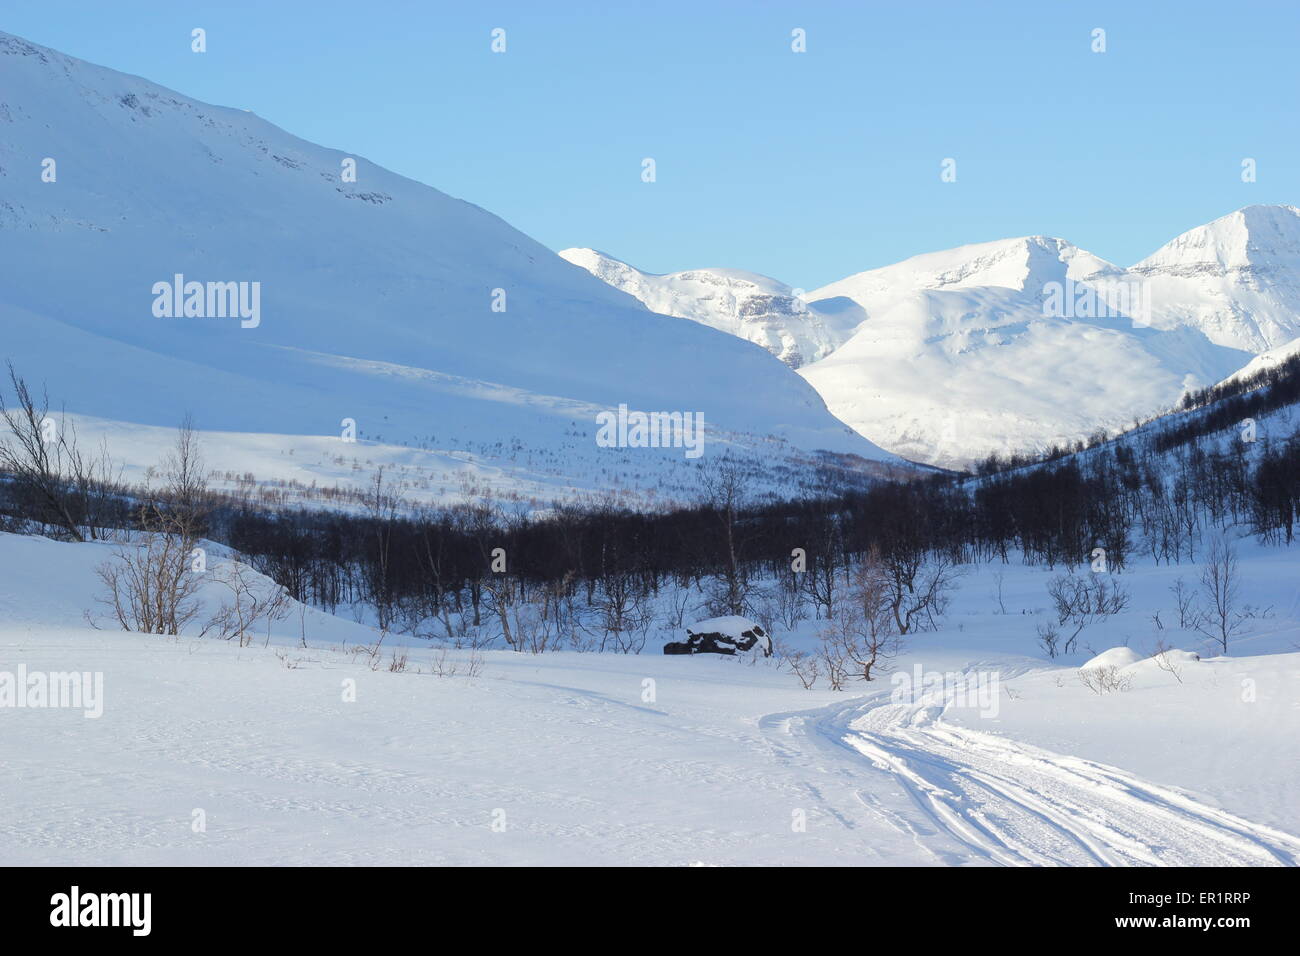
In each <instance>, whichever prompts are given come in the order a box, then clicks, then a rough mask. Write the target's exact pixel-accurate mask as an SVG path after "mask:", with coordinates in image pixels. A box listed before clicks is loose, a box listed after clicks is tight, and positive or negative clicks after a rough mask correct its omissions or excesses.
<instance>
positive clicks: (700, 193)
mask: <svg viewBox="0 0 1300 956" xmlns="http://www.w3.org/2000/svg"><path fill="white" fill-rule="evenodd" d="M194 27H203V28H204V29H206V30H207V36H208V52H207V53H205V54H201V55H200V54H195V53H192V52H191V51H190V31H191V29H192V28H194ZM496 27H501V28H504V29H505V30H506V52H505V53H504V54H494V53H492V52H491V50H490V42H491V38H490V32H491V31H492V29H493V28H496ZM795 28H801V29H803V30H805V31H806V36H807V52H805V53H794V52H792V50H791V31H792V30H794V29H795ZM1095 28H1102V29H1104V30H1105V31H1106V34H1105V42H1106V50H1105V52H1104V53H1094V52H1093V50H1092V46H1093V42H1094V41H1093V37H1092V31H1093V30H1094V29H1095ZM0 29H3V30H5V31H8V32H11V33H16V34H18V35H20V36H23V37H26V38H27V39H30V40H32V41H34V42H37V43H42V44H45V45H47V46H52V47H54V48H56V49H59V50H61V51H63V52H65V53H69V54H71V55H73V56H78V57H81V58H83V59H87V60H90V61H92V62H95V63H100V64H102V65H105V66H109V67H112V68H114V69H118V70H122V71H124V72H128V73H136V74H139V75H141V76H145V77H147V78H148V79H151V80H154V81H155V82H158V83H161V84H163V85H164V86H168V87H172V88H174V89H176V90H179V91H180V92H182V93H185V94H187V95H189V96H193V97H195V98H197V99H200V100H205V101H208V102H212V103H218V104H222V105H225V106H236V107H242V108H245V109H251V110H253V111H254V112H256V113H258V114H259V115H261V116H263V117H265V118H267V119H269V120H271V121H272V122H274V123H276V124H278V125H280V126H282V127H284V128H285V129H287V130H289V131H291V132H293V133H295V134H297V135H299V136H302V137H303V138H305V139H309V140H312V141H315V142H319V143H322V144H324V145H327V146H333V147H337V148H339V149H343V150H346V151H348V152H352V153H356V154H358V155H362V156H365V157H366V158H368V159H370V160H373V161H374V162H377V163H379V164H381V165H384V166H387V167H389V168H390V169H393V170H394V171H396V172H399V173H402V174H403V175H406V176H410V177H411V178H413V179H417V180H420V181H422V182H425V183H428V184H430V185H432V186H436V187H437V188H439V189H441V190H443V191H444V192H448V193H450V194H452V195H454V196H459V197H461V198H464V199H467V200H469V201H471V202H474V203H476V204H478V205H480V206H483V207H484V208H486V209H488V210H491V211H492V212H494V213H496V214H498V215H500V216H502V217H503V218H504V219H506V220H507V221H508V222H510V223H511V224H513V225H514V226H516V227H518V228H519V229H522V230H523V231H524V232H526V233H528V234H529V235H531V236H533V237H534V238H536V239H537V240H539V241H540V242H542V243H544V244H546V245H548V246H550V247H551V248H553V249H557V250H558V249H562V248H564V247H566V246H574V245H580V246H593V247H595V248H598V249H601V250H603V251H605V252H608V253H610V254H611V255H614V256H617V257H618V258H620V259H624V260H626V261H628V262H631V263H632V264H633V265H635V266H637V267H639V268H641V269H645V270H647V271H651V272H670V271H676V270H679V269H686V268H692V267H703V266H731V267H735V268H741V269H749V270H752V271H755V272H761V273H765V274H768V275H772V276H775V277H776V278H779V279H781V280H783V281H785V282H788V283H789V284H791V285H793V286H798V287H802V288H807V289H813V288H815V287H817V286H819V285H822V284H824V283H826V282H830V281H833V280H835V279H838V278H841V277H843V276H845V275H849V274H851V273H853V272H858V271H860V270H862V269H868V268H873V267H875V266H880V265H885V264H887V263H890V262H894V261H897V260H899V259H902V258H905V257H907V256H909V255H914V254H916V253H919V252H927V251H932V250H936V249H943V248H948V247H951V246H955V245H961V244H963V243H967V242H979V241H984V240H988V239H998V238H1005V237H1009V236H1019V235H1029V234H1037V233H1044V234H1047V235H1054V236H1061V237H1064V238H1066V239H1069V240H1070V241H1072V242H1074V243H1076V244H1077V245H1080V246H1082V247H1084V248H1085V249H1088V250H1089V251H1091V252H1093V253H1095V254H1097V255H1099V256H1101V257H1103V258H1106V259H1110V260H1112V261H1114V262H1117V263H1119V264H1121V265H1129V264H1131V263H1132V262H1134V261H1136V260H1138V259H1140V258H1142V257H1143V256H1145V255H1147V254H1149V253H1150V252H1152V251H1154V250H1155V249H1156V248H1157V247H1158V246H1159V245H1161V244H1162V243H1164V242H1165V241H1167V240H1169V239H1171V238H1173V236H1174V235H1176V234H1177V233H1179V232H1181V231H1183V230H1184V229H1187V228H1190V227H1192V226H1196V225H1200V224H1201V223H1204V222H1207V221H1209V220H1211V219H1213V218H1216V217H1217V216H1220V215H1223V214H1225V213H1228V212H1230V211H1232V210H1233V209H1236V208H1238V207H1240V206H1244V205H1249V204H1251V203H1274V202H1285V203H1292V204H1300V123H1297V118H1298V117H1297V113H1298V112H1300V82H1297V81H1298V80H1300V56H1298V55H1297V46H1298V41H1300V3H1297V2H1296V0H1245V2H1243V0H1221V2H1216V3H1207V2H1202V0H1190V2H1172V0H1170V2H1164V0H1126V2H1119V3H1108V2H1087V3H1082V2H1071V0H1035V2H1023V3H1021V2H1002V3H1000V2H995V0H986V2H960V0H950V2H926V0H890V2H858V3H851V2H847V0H844V2H830V0H809V2H802V3H779V2H765V0H751V2H738V0H694V2H679V0H663V2H635V3H634V2H632V0H603V2H575V0H565V2H557V0H532V2H520V3H490V2H464V3H459V2H458V3H446V2H417V0H365V2H345V0H314V2H306V0H258V2H248V0H212V2H191V0H113V2H108V0H79V2H64V0H4V5H3V9H0ZM0 99H3V90H2V89H0ZM646 157H651V158H653V159H654V160H655V162H656V166H657V181H656V182H654V183H645V182H642V179H641V169H642V165H641V164H642V160H643V159H644V158H646ZM946 158H952V159H955V160H956V174H957V177H956V181H955V182H951V183H945V182H942V181H941V177H940V171H941V164H942V162H943V160H944V159H946ZM1245 158H1252V159H1254V160H1255V161H1256V163H1257V181H1256V182H1254V183H1243V182H1242V176H1241V163H1242V160H1243V159H1245Z"/></svg>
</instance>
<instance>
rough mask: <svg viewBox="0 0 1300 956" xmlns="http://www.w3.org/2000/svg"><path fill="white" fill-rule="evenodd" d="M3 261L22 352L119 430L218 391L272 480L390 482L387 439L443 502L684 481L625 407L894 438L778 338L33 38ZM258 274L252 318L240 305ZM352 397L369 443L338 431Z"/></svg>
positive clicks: (6, 61)
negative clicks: (746, 333)
mask: <svg viewBox="0 0 1300 956" xmlns="http://www.w3.org/2000/svg"><path fill="white" fill-rule="evenodd" d="M353 171H355V175H354V176H353V175H352V173H353ZM353 180H355V181H353ZM0 258H2V260H3V262H4V264H5V275H4V282H3V283H2V284H0V327H2V328H3V344H2V347H0V358H11V359H12V360H13V361H14V362H15V364H16V365H17V366H18V368H19V370H20V371H21V372H22V373H23V374H25V375H26V376H27V377H28V378H30V379H32V380H33V381H34V382H36V383H38V384H39V383H40V382H42V381H43V382H44V383H45V384H46V385H47V387H48V391H49V394H50V396H51V398H52V399H53V400H54V401H55V403H56V404H64V405H66V408H67V409H68V410H69V411H70V412H72V413H76V414H79V415H85V416H94V418H95V419H97V420H98V421H99V422H100V423H101V424H102V426H103V428H102V430H103V431H104V432H105V433H106V434H109V435H110V437H112V436H114V435H116V436H117V437H119V438H121V437H122V436H123V435H126V436H128V437H129V438H131V439H133V438H134V436H135V435H136V434H137V431H138V429H136V430H132V431H129V432H127V431H124V430H123V429H124V428H125V426H126V425H132V426H142V427H167V428H170V427H173V426H175V424H176V423H177V422H178V421H179V420H180V418H181V417H182V415H183V414H184V413H185V412H187V411H189V412H192V413H193V414H194V416H195V419H196V421H197V424H198V426H199V427H200V428H201V429H204V430H207V431H212V432H222V433H224V436H223V437H222V438H221V440H220V443H219V444H220V447H221V448H222V450H223V455H222V460H221V461H214V462H212V464H213V465H214V466H216V467H221V468H224V469H225V470H228V471H235V472H239V471H242V470H246V469H247V470H252V466H249V465H246V464H245V462H244V461H243V460H242V459H241V456H242V455H243V454H244V453H245V452H246V453H248V454H249V455H250V456H254V453H255V457H256V458H257V461H258V462H259V465H260V466H262V467H266V468H269V469H270V471H271V472H275V473H268V472H266V471H258V472H256V473H255V474H256V477H257V478H259V479H265V478H274V477H286V476H289V477H293V478H296V479H298V480H300V481H302V482H303V483H311V482H314V481H320V482H325V483H330V482H332V481H334V480H336V479H339V478H340V476H342V478H346V477H348V476H356V477H358V479H359V480H361V481H364V480H365V476H366V475H368V473H369V472H370V470H371V469H372V467H373V465H374V463H375V462H377V461H381V460H382V461H388V462H391V463H393V464H394V466H395V467H400V468H402V469H403V470H405V471H409V473H410V474H409V477H410V479H411V481H412V482H413V483H419V484H421V485H422V486H423V488H424V489H426V490H427V494H428V496H429V497H437V496H438V493H439V489H442V490H444V491H445V490H446V489H448V488H455V487H456V485H457V483H458V481H461V480H463V479H466V478H468V479H469V480H471V481H474V482H479V483H488V484H491V483H494V482H495V483H496V484H497V486H498V487H503V488H505V489H507V490H508V489H509V487H510V486H511V484H512V483H513V484H515V485H517V486H519V487H521V488H525V489H527V490H528V491H529V492H531V493H533V494H534V495H539V496H541V495H545V494H546V493H548V490H549V491H555V492H556V493H560V492H564V491H566V490H575V489H576V490H582V489H593V488H597V487H599V488H610V487H613V488H618V489H627V490H634V489H639V490H642V491H645V490H657V491H659V492H660V493H663V494H669V493H672V492H673V491H674V489H683V488H684V487H685V485H687V484H689V482H690V480H691V477H690V476H691V475H692V474H693V473H694V468H695V462H693V461H690V460H688V459H686V458H685V456H684V454H683V450H682V449H680V448H672V449H658V448H626V447H623V448H604V447H598V446H597V443H596V435H597V422H596V415H597V414H598V413H600V412H601V411H604V410H609V409H614V408H617V407H618V406H619V405H620V404H626V405H627V406H628V407H629V409H630V410H642V411H660V410H666V411H680V412H683V413H696V412H698V413H702V414H703V416H704V420H705V422H706V427H707V429H708V434H709V438H710V439H711V440H710V441H708V442H707V443H706V450H705V454H706V455H708V454H712V453H713V452H714V451H716V450H717V449H720V448H731V449H733V450H734V451H737V452H739V453H751V454H753V455H755V456H756V457H759V458H762V459H767V460H772V461H777V460H785V461H788V460H790V459H792V458H794V457H796V456H805V455H809V454H810V453H812V452H814V451H815V450H819V449H825V450H828V451H832V452H837V453H847V454H850V455H853V454H856V455H860V456H865V457H866V458H872V459H877V460H882V461H883V460H891V459H892V456H890V455H888V454H886V453H884V452H882V451H881V450H880V449H878V448H876V447H875V446H874V445H872V444H871V443H870V442H868V441H867V440H866V439H863V438H861V437H860V436H859V435H857V434H855V433H854V432H852V431H851V430H850V429H847V428H846V427H845V426H844V425H843V424H842V423H840V422H838V421H836V420H835V418H834V417H832V416H831V415H830V414H829V413H828V412H827V410H826V408H825V405H824V404H823V402H822V401H821V399H820V398H819V397H818V396H817V394H816V392H815V391H813V389H812V388H810V387H809V386H808V385H807V384H806V383H805V382H804V381H803V380H802V379H800V378H799V377H798V376H797V375H796V374H794V373H793V372H792V371H791V370H790V369H789V368H787V367H786V366H784V365H782V364H781V363H780V362H778V361H776V360H775V359H773V358H772V357H771V356H769V355H767V354H765V353H764V352H763V351H762V350H760V349H756V348H753V347H752V346H750V345H748V344H745V343H741V342H737V341H736V340H735V338H733V337H732V336H728V335H724V334H721V333H719V332H717V331H715V330H713V329H708V328H704V327H702V326H699V325H696V324H694V323H685V322H681V321H678V320H676V319H670V318H667V317H663V316H659V315H656V314H654V313H652V312H650V311H648V310H646V309H645V308H644V307H643V306H642V305H640V304H639V303H638V302H636V301H635V300H634V299H633V298H632V297H630V296H628V295H625V294H623V293H622V292H619V291H616V290H614V289H611V288H610V287H609V286H607V285H606V284H604V283H602V282H599V281H597V280H596V279H594V278H593V277H592V276H590V275H589V274H588V273H587V272H586V271H584V270H581V269H575V268H573V267H572V266H571V265H569V264H568V263H566V262H564V261H563V260H561V259H560V258H559V257H558V256H556V255H555V254H554V253H552V252H550V251H549V250H547V249H545V248H544V247H542V246H541V245H539V244H538V243H536V242H534V241H533V240H532V239H530V238H528V237H527V236H525V235H523V234H522V233H520V232H518V231H517V230H515V229H513V228H511V227H510V226H509V225H508V224H507V223H505V222H503V221H501V220H500V219H498V218H497V217H495V216H493V215H491V214H489V213H487V212H485V211H484V210H482V209H480V208H478V207H476V206H473V205H470V204H469V203H466V202H463V201H460V200H457V199H453V198H451V197H449V196H447V195H445V194H443V193H441V192H439V191H437V190H436V189H433V188H430V187H428V186H425V185H423V184H421V183H417V182H414V181H412V180H409V179H405V178H403V177H401V176H398V175H396V174H394V173H391V172H389V171H387V170H385V169H382V168H380V167H378V166H375V165H374V164H372V163H370V162H368V161H367V160H365V159H363V158H361V157H357V156H355V155H351V154H348V153H344V152H340V151H338V150H333V149H327V148H324V147H321V146H316V145H313V144H311V143H308V142H305V141H303V140H301V139H298V138H296V137H294V136H292V135H290V134H289V133H286V132H284V131H283V130H281V129H278V128H277V127H275V126H273V125H271V124H270V123H268V122H266V121H265V120H262V119H260V118H258V117H257V116H256V115H254V114H252V113H250V112H247V111H243V110H236V109H227V108H223V107H217V106H210V105H207V104H204V103H200V102H197V101H195V100H192V99H189V98H187V97H185V96H182V95H180V94H178V93H174V92H172V91H170V90H167V89H165V88H163V87H160V86H157V85H155V84H153V83H150V82H148V81H146V80H144V79H140V78H138V77H133V76H127V75H124V74H122V73H118V72H115V71H112V70H109V69H104V68H101V67H98V66H94V65H91V64H88V63H85V62H83V61H80V60H76V59H74V58H71V57H68V56H64V55H62V54H60V53H57V52H55V51H53V50H49V49H46V48H43V47H40V46H36V45H34V44H32V43H28V42H26V41H24V40H22V39H19V38H17V37H14V36H11V35H8V34H0ZM191 283H199V284H201V285H193V286H191ZM217 283H222V284H224V283H242V284H244V285H242V286H225V285H220V286H216V287H215V289H214V284H217ZM173 284H175V285H177V286H179V287H180V288H179V289H177V290H173V288H172V286H173ZM254 284H256V285H254ZM192 291H196V292H197V293H198V294H197V295H191V294H190V293H191V292H192ZM235 291H241V292H242V293H243V294H244V298H243V299H242V300H241V301H242V303H243V305H244V306H245V307H246V308H245V312H246V314H244V315H226V314H223V306H224V307H227V308H226V311H233V308H234V306H235V304H236V302H235V300H234V299H230V300H229V301H228V300H227V294H228V293H233V292H235ZM169 313H171V314H169ZM193 313H201V314H204V315H215V316H217V317H200V315H197V314H193ZM344 419H353V420H354V421H355V423H356V428H357V431H358V434H359V436H360V437H361V438H362V439H363V441H362V443H361V444H360V445H349V444H340V442H339V439H340V436H341V434H342V428H341V425H342V422H343V420H344ZM113 423H118V425H114V424H113ZM118 426H121V427H118ZM240 436H244V438H246V439H247V441H243V440H242V439H241V438H240ZM366 440H373V441H374V442H376V443H378V444H373V445H372V444H367V442H366ZM241 442H242V444H241ZM118 445H119V446H120V447H118V448H116V449H115V450H116V451H117V452H118V454H120V455H122V456H123V457H126V458H128V459H131V458H132V457H133V455H135V451H134V448H135V446H134V445H133V444H131V442H130V441H119V442H118ZM136 457H138V456H136ZM277 461H278V463H279V465H278V466H277V465H276V462H277ZM148 463H152V462H146V464H148Z"/></svg>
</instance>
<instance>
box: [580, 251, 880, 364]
mask: <svg viewBox="0 0 1300 956" xmlns="http://www.w3.org/2000/svg"><path fill="white" fill-rule="evenodd" d="M560 256H561V257H562V258H564V259H567V260H568V261H569V262H572V263H573V264H574V265H577V266H582V268H584V269H586V270H587V271H588V272H590V273H591V274H592V275H594V276H596V278H598V279H601V280H603V281H604V282H607V283H609V284H610V285H611V286H613V287H614V288H616V289H619V290H621V291H623V292H626V293H628V294H629V295H632V296H635V297H636V298H637V299H639V300H640V301H641V302H643V303H644V304H645V306H646V308H648V309H650V310H651V311H652V312H659V313H662V314H663V315H674V316H677V317H679V318H683V319H691V320H692V321H694V322H699V323H700V324H701V325H707V326H710V327H711V328H715V329H718V330H720V331H722V332H728V333H730V334H731V335H735V336H737V337H739V338H742V339H745V340H746V341H749V342H753V343H754V344H755V345H761V346H762V347H763V348H765V349H767V350H768V351H769V352H771V353H772V354H773V355H775V356H776V357H777V358H779V359H780V360H781V361H782V362H785V363H786V364H787V365H789V366H790V367H791V368H799V367H800V366H801V365H804V364H806V363H808V362H815V361H816V360H817V359H820V358H824V357H825V356H827V355H829V354H830V353H831V352H832V351H834V350H835V348H836V347H838V346H839V345H840V344H842V343H843V342H844V340H845V339H846V338H848V335H849V333H850V332H851V331H852V329H853V326H855V325H856V324H857V323H858V322H860V321H862V319H863V318H864V316H863V314H862V312H861V310H860V309H858V308H856V307H855V306H854V305H853V304H852V303H851V302H847V301H844V302H839V303H833V302H827V303H821V304H818V305H814V306H810V305H809V304H808V302H807V300H806V297H804V296H802V295H800V294H799V290H796V289H792V288H790V287H789V286H788V285H785V284H784V283H782V282H779V281H777V280H776V279H771V278H769V277H767V276H761V275H758V274H757V273H753V272H742V271H741V270H739V269H692V270H690V271H689V272H675V273H672V274H670V275H651V274H649V273H647V272H642V271H641V270H640V269H636V268H633V267H632V266H630V265H628V264H627V263H626V262H621V261H619V260H618V259H615V258H614V257H612V256H608V255H606V254H604V253H603V252H597V251H596V250H595V249H564V250H562V251H561V252H560Z"/></svg>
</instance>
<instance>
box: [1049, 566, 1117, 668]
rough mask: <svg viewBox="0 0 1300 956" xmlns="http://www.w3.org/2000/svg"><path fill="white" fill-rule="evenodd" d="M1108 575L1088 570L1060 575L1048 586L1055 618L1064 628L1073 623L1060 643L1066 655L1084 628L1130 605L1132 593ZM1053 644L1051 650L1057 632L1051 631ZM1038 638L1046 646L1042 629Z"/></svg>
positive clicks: (1050, 647)
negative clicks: (1054, 607) (1077, 573)
mask: <svg viewBox="0 0 1300 956" xmlns="http://www.w3.org/2000/svg"><path fill="white" fill-rule="evenodd" d="M1108 578H1109V576H1108V575H1105V574H1093V573H1088V574H1084V575H1075V574H1058V575H1057V576H1056V577H1054V578H1052V580H1051V581H1050V582H1048V585H1047V593H1048V595H1049V596H1050V597H1051V599H1052V603H1053V604H1055V606H1056V621H1057V623H1058V624H1059V625H1061V626H1062V627H1065V626H1067V625H1068V626H1070V627H1073V628H1074V630H1073V631H1072V632H1071V633H1070V636H1069V637H1067V638H1066V639H1065V641H1064V642H1063V643H1062V644H1061V650H1062V651H1063V652H1064V653H1066V654H1071V653H1073V652H1074V648H1075V644H1076V643H1077V642H1078V640H1079V635H1080V634H1081V633H1083V630H1084V628H1086V627H1088V625H1090V624H1092V623H1093V622H1094V621H1096V620H1097V619H1098V618H1099V617H1103V616H1106V615H1110V614H1119V613H1120V612H1121V611H1123V610H1124V609H1125V608H1127V607H1128V604H1129V600H1130V595H1129V593H1128V591H1127V590H1125V589H1124V587H1123V585H1121V584H1120V583H1119V582H1118V581H1111V580H1109V579H1108ZM1052 639H1053V640H1052V644H1051V646H1049V647H1048V653H1049V654H1051V656H1053V657H1055V656H1056V655H1055V654H1053V653H1052V647H1055V641H1056V634H1055V632H1054V631H1053V632H1052ZM1039 640H1040V643H1043V644H1044V646H1047V643H1046V636H1045V633H1044V631H1043V630H1042V629H1041V628H1040V629H1039Z"/></svg>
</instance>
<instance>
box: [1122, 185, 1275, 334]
mask: <svg viewBox="0 0 1300 956" xmlns="http://www.w3.org/2000/svg"><path fill="white" fill-rule="evenodd" d="M1128 274H1129V275H1130V276H1133V277H1136V278H1139V279H1140V280H1141V281H1142V282H1143V283H1145V284H1146V286H1147V288H1148V289H1149V291H1150V298H1151V302H1152V306H1153V308H1152V316H1151V324H1152V325H1154V326H1156V327H1158V328H1174V327H1178V326H1190V327H1192V328H1196V329H1200V330H1201V331H1202V332H1204V333H1205V334H1206V335H1207V336H1208V337H1209V338H1210V340H1211V341H1212V342H1216V343H1218V344H1219V345H1227V346H1230V347H1232V348H1237V349H1243V350H1245V351H1248V352H1262V351H1264V350H1266V349H1271V348H1276V347H1277V346H1279V345H1283V344H1285V343H1286V342H1288V341H1290V340H1291V339H1294V338H1296V337H1297V336H1300V209H1297V208H1296V207H1295V206H1247V207H1246V208H1245V209H1238V210H1237V211H1236V212H1233V213H1229V214H1228V215H1226V216H1223V217H1222V218H1219V219H1216V220H1214V221H1213V222H1211V223H1208V224H1206V225H1204V226H1198V227H1197V228H1195V229H1191V230H1188V231H1187V232H1185V233H1183V234H1182V235H1181V236H1179V237H1178V238H1177V239H1174V240H1173V241H1172V242H1170V243H1167V244H1166V245H1164V246H1161V247H1160V248H1159V249H1157V250H1156V251H1155V252H1154V253H1152V254H1151V255H1150V256H1148V257H1147V258H1145V259H1143V260H1142V261H1141V262H1139V263H1137V265H1135V266H1133V267H1132V268H1131V269H1129V270H1128Z"/></svg>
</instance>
